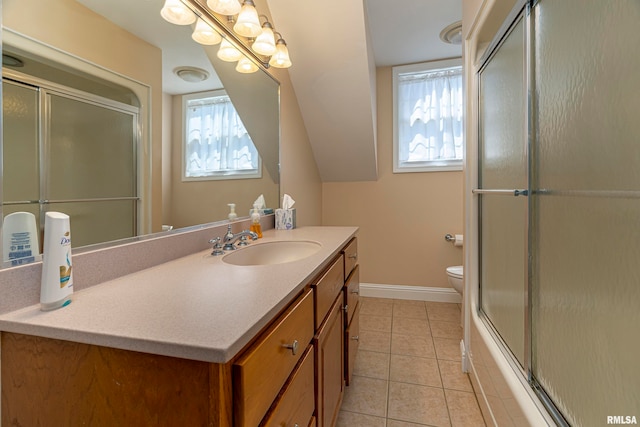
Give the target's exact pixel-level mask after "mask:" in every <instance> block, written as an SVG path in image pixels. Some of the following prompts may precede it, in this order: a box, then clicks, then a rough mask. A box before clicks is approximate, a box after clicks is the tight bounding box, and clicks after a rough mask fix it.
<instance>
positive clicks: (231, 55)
mask: <svg viewBox="0 0 640 427" xmlns="http://www.w3.org/2000/svg"><path fill="white" fill-rule="evenodd" d="M218 58H220V59H222V60H223V61H227V62H235V61H238V60H240V58H242V53H240V51H239V50H238V49H236V48H235V46H234V45H232V44H231V43H229V42H228V41H227V39H222V43H220V49H218Z"/></svg>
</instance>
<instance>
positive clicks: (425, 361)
mask: <svg viewBox="0 0 640 427" xmlns="http://www.w3.org/2000/svg"><path fill="white" fill-rule="evenodd" d="M389 379H390V380H391V381H395V382H401V383H410V384H419V385H427V386H431V387H442V380H441V379H440V370H439V369H438V361H437V360H436V359H429V358H426V357H417V356H402V355H399V354H392V355H391V365H390V373H389Z"/></svg>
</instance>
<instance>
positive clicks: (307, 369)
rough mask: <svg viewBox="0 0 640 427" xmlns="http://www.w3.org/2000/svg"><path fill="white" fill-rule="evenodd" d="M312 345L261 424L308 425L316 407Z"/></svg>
mask: <svg viewBox="0 0 640 427" xmlns="http://www.w3.org/2000/svg"><path fill="white" fill-rule="evenodd" d="M313 353H314V350H313V346H309V347H308V348H307V351H306V352H305V354H304V356H303V357H302V362H301V363H300V365H298V368H297V369H296V370H295V371H294V372H293V374H291V380H290V382H289V383H288V384H287V385H286V386H285V388H284V389H283V393H282V395H281V396H282V397H281V398H280V400H278V402H277V403H276V404H275V406H274V407H273V409H272V411H271V413H270V414H269V415H268V416H267V418H265V421H264V422H263V423H262V425H263V426H268V427H281V426H299V427H304V426H308V425H309V424H310V423H311V418H313V412H314V410H315V408H316V402H315V386H314V381H313V379H314V372H315V370H314V357H313Z"/></svg>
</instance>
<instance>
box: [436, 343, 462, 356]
mask: <svg viewBox="0 0 640 427" xmlns="http://www.w3.org/2000/svg"><path fill="white" fill-rule="evenodd" d="M433 345H434V346H435V348H436V357H437V358H438V359H445V360H454V361H460V358H461V357H462V356H461V355H460V340H452V339H449V338H433Z"/></svg>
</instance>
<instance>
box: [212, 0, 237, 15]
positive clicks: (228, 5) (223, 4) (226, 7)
mask: <svg viewBox="0 0 640 427" xmlns="http://www.w3.org/2000/svg"><path fill="white" fill-rule="evenodd" d="M207 6H209V9H211V10H213V11H214V12H216V13H219V14H220V15H237V14H238V13H239V12H240V3H238V0H207Z"/></svg>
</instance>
